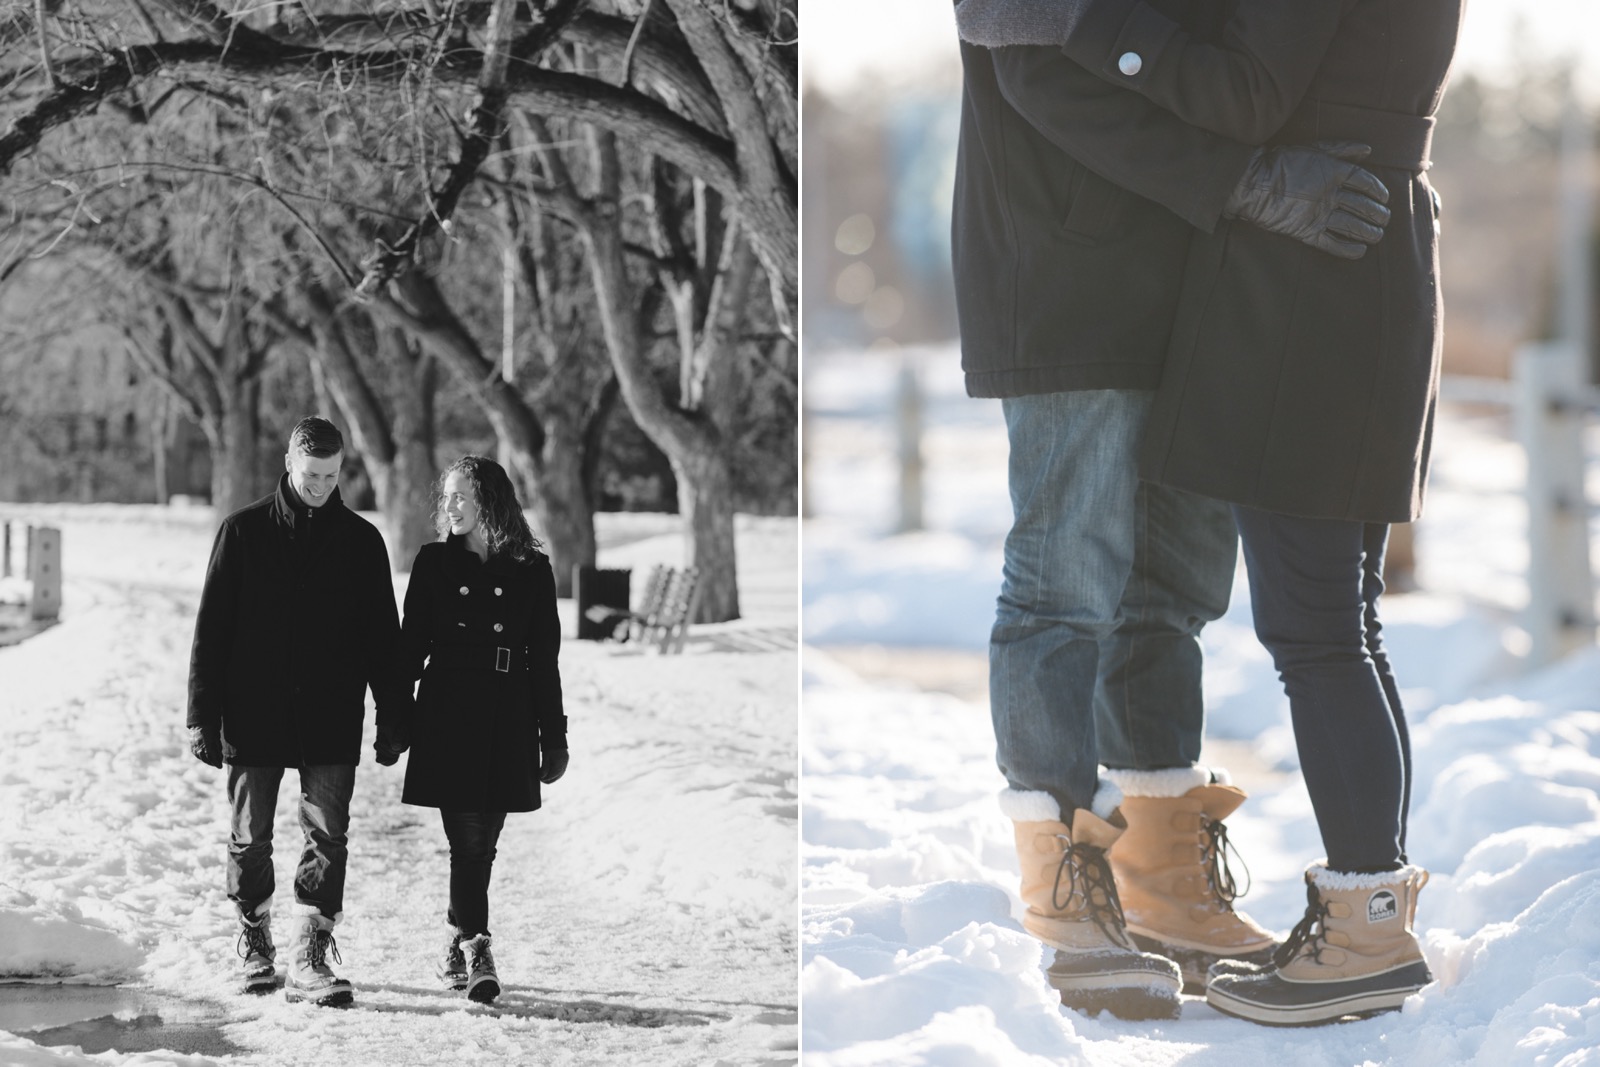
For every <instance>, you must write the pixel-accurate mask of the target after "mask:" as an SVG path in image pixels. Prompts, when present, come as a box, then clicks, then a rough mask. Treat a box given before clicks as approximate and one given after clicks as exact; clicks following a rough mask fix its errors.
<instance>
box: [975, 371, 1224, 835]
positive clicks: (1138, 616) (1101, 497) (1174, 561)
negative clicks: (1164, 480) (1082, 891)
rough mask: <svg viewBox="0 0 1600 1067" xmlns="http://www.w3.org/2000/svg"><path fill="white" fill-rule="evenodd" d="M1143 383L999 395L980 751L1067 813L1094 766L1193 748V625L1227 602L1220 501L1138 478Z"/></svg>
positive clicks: (1079, 802) (1196, 689)
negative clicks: (996, 532) (1005, 440)
mask: <svg viewBox="0 0 1600 1067" xmlns="http://www.w3.org/2000/svg"><path fill="white" fill-rule="evenodd" d="M1151 395H1152V394H1150V393H1149V392H1147V391H1144V390H1127V389H1095V390H1084V391H1079V392H1068V393H1047V394H1044V395H1040V396H1024V397H1015V398H1010V399H1007V400H1005V401H1003V402H1002V406H1003V408H1004V411H1005V418H1006V428H1007V431H1008V433H1009V436H1010V442H1011V461H1010V485H1011V506H1012V512H1013V523H1012V527H1011V532H1010V533H1009V534H1008V535H1007V537H1006V545H1005V576H1004V581H1003V584H1002V586H1001V591H1000V599H999V604H998V610H997V612H996V617H995V624H994V630H993V632H992V634H991V637H990V645H989V701H990V711H991V714H992V716H993V719H994V731H995V740H996V743H997V753H996V759H997V762H998V763H999V766H1000V772H1001V773H1002V774H1003V775H1005V777H1006V781H1007V782H1008V783H1009V784H1010V785H1011V787H1012V788H1013V789H1023V790H1043V791H1045V792H1048V793H1050V794H1052V795H1053V796H1054V797H1055V798H1056V802H1057V803H1058V804H1059V805H1060V807H1061V813H1062V817H1063V818H1064V819H1065V820H1066V821H1068V822H1069V823H1070V821H1071V819H1072V812H1073V811H1074V810H1075V809H1077V808H1080V807H1088V806H1089V805H1090V803H1091V801H1092V799H1093V797H1094V792H1095V788H1096V785H1097V780H1098V769H1097V764H1099V763H1104V764H1106V765H1107V766H1109V767H1117V768H1132V769H1138V770H1154V769H1158V768H1163V767H1187V766H1191V765H1193V764H1194V763H1195V761H1196V760H1198V759H1199V757H1200V741H1201V735H1202V733H1203V728H1204V721H1205V713H1204V705H1203V702H1202V699H1201V692H1200V666H1201V654H1200V643H1199V633H1200V629H1201V627H1202V626H1204V625H1205V624H1206V623H1207V622H1210V621H1211V620H1213V619H1215V618H1217V617H1218V616H1220V615H1221V614H1222V613H1223V612H1224V611H1226V610H1227V607H1228V595H1229V592H1230V591H1231V589H1232V585H1233V572H1234V566H1235V562H1236V559H1237V551H1238V550H1237V542H1236V536H1235V533H1234V525H1233V516H1232V514H1231V513H1230V511H1229V508H1228V506H1227V505H1226V504H1223V503H1221V502H1219V501H1215V500H1210V499H1208V498H1205V497H1200V496H1195V495H1193V494H1189V493H1183V492H1179V491H1177V490H1174V489H1166V488H1163V487H1161V486H1154V485H1148V484H1145V483H1141V482H1140V481H1139V478H1138V461H1137V457H1138V449H1139V441H1140V438H1141V437H1142V436H1143V433H1144V424H1145V418H1146V416H1147V415H1148V413H1149V409H1150V400H1151Z"/></svg>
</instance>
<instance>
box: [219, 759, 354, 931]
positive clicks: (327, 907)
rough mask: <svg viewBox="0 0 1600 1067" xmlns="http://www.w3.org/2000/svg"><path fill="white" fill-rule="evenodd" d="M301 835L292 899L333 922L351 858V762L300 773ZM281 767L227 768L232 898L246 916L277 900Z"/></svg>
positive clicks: (341, 901) (303, 769) (340, 908)
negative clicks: (275, 829) (275, 843)
mask: <svg viewBox="0 0 1600 1067" xmlns="http://www.w3.org/2000/svg"><path fill="white" fill-rule="evenodd" d="M299 773H300V830H301V833H302V835H303V837H304V845H303V847H302V849H301V852H300V866H299V867H297V868H296V869H295V873H294V899H295V902H296V903H298V904H306V905H310V906H312V907H315V908H316V909H317V910H318V911H320V912H322V914H324V915H327V916H330V917H336V916H338V915H339V913H340V912H342V911H343V910H344V872H345V861H346V859H347V858H348V855H349V849H348V847H347V844H348V843H347V839H346V836H345V835H346V834H347V833H348V832H349V830H350V797H351V795H352V794H353V793H354V792H355V785H356V769H355V766H354V765H353V764H327V765H323V766H316V767H301V768H300V771H299ZM282 781H283V768H282V767H238V766H233V765H229V767H228V807H229V809H230V810H231V812H232V826H231V831H232V833H231V837H230V839H229V842H228V899H229V900H231V901H233V903H234V906H235V907H237V908H238V909H239V911H240V913H241V914H244V915H250V914H253V913H254V912H255V911H256V910H257V909H258V908H259V907H260V906H261V905H262V904H264V903H266V902H267V901H268V900H271V899H272V891H273V889H274V888H275V881H274V878H273V871H272V823H273V812H274V811H275V810H276V809H277V806H278V785H279V783H280V782H282Z"/></svg>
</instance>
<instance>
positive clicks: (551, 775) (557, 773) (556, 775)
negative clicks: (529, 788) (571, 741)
mask: <svg viewBox="0 0 1600 1067" xmlns="http://www.w3.org/2000/svg"><path fill="white" fill-rule="evenodd" d="M542 755H543V759H541V760H540V767H539V781H541V782H543V783H544V784H545V785H549V784H550V783H551V782H554V781H557V780H558V779H560V777H561V776H562V775H563V774H566V773H567V750H566V749H564V748H547V749H545V750H544V752H543V753H542Z"/></svg>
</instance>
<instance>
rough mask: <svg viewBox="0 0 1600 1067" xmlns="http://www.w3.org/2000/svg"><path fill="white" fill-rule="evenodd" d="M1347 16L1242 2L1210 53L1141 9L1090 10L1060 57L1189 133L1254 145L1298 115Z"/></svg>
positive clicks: (1308, 3) (1113, 2) (1271, 2)
mask: <svg viewBox="0 0 1600 1067" xmlns="http://www.w3.org/2000/svg"><path fill="white" fill-rule="evenodd" d="M1350 6H1351V3H1350V0H1294V2H1293V3H1285V2H1284V0H1239V3H1238V6H1237V7H1236V8H1235V10H1234V12H1233V14H1232V15H1231V16H1230V17H1229V19H1228V22H1227V25H1226V27H1225V28H1224V30H1223V35H1222V40H1221V42H1220V43H1218V44H1208V43H1206V42H1204V41H1200V40H1197V39H1196V38H1195V37H1194V36H1192V35H1191V34H1190V33H1189V32H1188V31H1187V30H1185V29H1184V28H1183V27H1182V26H1180V25H1178V24H1177V23H1175V22H1173V21H1172V20H1171V19H1169V18H1167V17H1166V16H1165V15H1163V14H1161V13H1160V12H1159V11H1157V10H1155V9H1154V8H1152V7H1151V6H1150V5H1149V4H1148V3H1145V2H1144V0H1096V2H1095V3H1094V4H1092V5H1090V8H1089V14H1088V17H1087V18H1085V20H1084V21H1083V22H1082V23H1080V24H1079V26H1078V27H1077V28H1076V29H1075V30H1074V31H1073V33H1072V35H1071V36H1070V37H1069V38H1068V40H1067V42H1066V44H1064V45H1063V46H1062V48H1061V51H1062V53H1063V54H1065V55H1066V56H1067V57H1068V58H1069V59H1071V60H1073V61H1074V62H1076V63H1079V64H1082V65H1083V66H1084V67H1086V68H1088V69H1089V70H1091V71H1094V72H1095V73H1096V74H1098V75H1099V76H1100V77H1101V78H1103V79H1105V80H1106V81H1107V82H1108V83H1110V84H1112V85H1115V86H1118V87H1119V88H1123V89H1132V90H1134V91H1135V92H1137V93H1139V94H1141V95H1142V96H1144V97H1145V98H1146V99H1148V100H1149V101H1151V102H1152V103H1154V104H1156V105H1157V106H1159V107H1161V108H1163V109H1165V110H1167V111H1170V112H1171V113H1172V114H1174V115H1176V116H1177V117H1178V118H1180V119H1182V120H1183V121H1184V122H1186V123H1190V124H1192V125H1194V126H1198V127H1200V128H1201V129H1205V130H1209V131H1211V132H1213V133H1216V134H1220V135H1221V136H1224V137H1231V138H1233V139H1235V140H1238V141H1243V142H1246V143H1248V144H1253V145H1259V144H1262V143H1264V142H1265V141H1266V140H1267V139H1268V138H1269V137H1271V136H1272V135H1273V134H1274V133H1276V132H1277V131H1278V130H1279V128H1280V127H1282V126H1283V124H1284V123H1285V122H1287V121H1288V119H1289V116H1290V115H1292V114H1293V113H1294V110H1295V108H1297V107H1298V106H1299V105H1300V101H1301V100H1302V99H1303V98H1304V97H1305V95H1306V90H1307V89H1308V88H1309V87H1310V85H1311V80H1312V78H1313V77H1314V76H1315V75H1316V72H1317V68H1318V67H1319V66H1320V65H1321V62H1322V58H1323V56H1324V55H1326V54H1327V51H1328V46H1329V45H1330V44H1331V43H1332V41H1333V38H1334V34H1335V33H1337V32H1338V29H1339V20H1340V19H1341V17H1342V16H1343V15H1344V14H1345V12H1346V11H1347V10H1348V9H1349V8H1350ZM1127 57H1134V58H1135V59H1136V61H1129V60H1128V59H1127Z"/></svg>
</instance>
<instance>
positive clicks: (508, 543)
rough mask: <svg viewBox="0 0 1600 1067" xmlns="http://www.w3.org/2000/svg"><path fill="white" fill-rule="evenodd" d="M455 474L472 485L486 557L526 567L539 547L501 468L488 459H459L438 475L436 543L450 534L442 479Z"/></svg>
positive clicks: (434, 520)
mask: <svg viewBox="0 0 1600 1067" xmlns="http://www.w3.org/2000/svg"><path fill="white" fill-rule="evenodd" d="M456 471H460V472H461V473H462V474H464V475H466V476H467V481H469V482H471V483H472V495H473V496H474V497H475V498H476V499H477V503H478V527H479V529H481V530H482V531H483V539H484V541H485V542H487V543H488V546H489V555H490V556H498V555H501V554H505V555H507V556H510V557H511V558H512V559H514V560H517V561H518V562H522V563H525V562H527V561H528V559H530V558H531V557H532V556H533V554H534V552H536V551H537V550H538V549H540V548H541V547H543V546H542V544H541V543H540V541H539V539H538V538H536V537H534V536H533V531H532V530H531V529H529V527H528V520H527V519H526V518H525V517H524V516H523V514H522V505H521V504H519V503H517V490H516V488H515V487H514V486H513V485H512V484H511V479H510V477H509V476H507V474H506V470H505V468H504V467H502V466H500V464H498V463H496V462H495V461H494V460H492V459H490V458H489V457H487V456H472V455H467V456H462V457H461V458H460V459H458V460H456V461H455V462H454V463H452V464H450V466H448V467H446V468H445V469H444V472H443V473H442V474H440V475H439V482H438V485H437V492H436V493H435V498H436V499H435V504H434V511H433V527H434V529H435V530H437V531H438V532H439V540H441V541H442V540H444V539H445V538H446V537H448V536H449V534H450V519H449V518H448V517H447V516H446V515H445V491H444V483H445V479H447V478H449V477H450V475H452V474H454V473H455V472H456Z"/></svg>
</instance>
